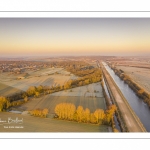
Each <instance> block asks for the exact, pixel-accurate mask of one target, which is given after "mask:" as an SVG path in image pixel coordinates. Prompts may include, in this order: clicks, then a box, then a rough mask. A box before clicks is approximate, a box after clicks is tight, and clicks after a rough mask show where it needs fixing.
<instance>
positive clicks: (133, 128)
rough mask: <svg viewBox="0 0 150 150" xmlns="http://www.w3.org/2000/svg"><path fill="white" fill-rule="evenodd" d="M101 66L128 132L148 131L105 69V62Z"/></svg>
mask: <svg viewBox="0 0 150 150" xmlns="http://www.w3.org/2000/svg"><path fill="white" fill-rule="evenodd" d="M98 66H99V67H100V64H99V62H98ZM101 67H102V71H103V77H104V80H105V82H106V85H107V88H108V91H109V93H110V96H111V98H112V99H113V101H114V103H115V104H116V106H117V107H118V108H119V111H120V112H121V116H122V117H123V120H124V123H125V125H126V128H127V130H128V132H147V131H146V129H145V127H144V125H143V124H142V122H141V121H140V119H139V118H138V116H137V115H136V114H135V112H134V111H133V109H132V108H131V106H130V105H129V103H128V101H127V100H126V98H125V97H124V95H123V94H122V92H121V91H120V89H119V87H118V86H117V85H116V83H115V82H114V80H113V79H112V77H111V76H110V74H109V73H108V71H107V70H106V69H105V66H104V64H103V63H101Z"/></svg>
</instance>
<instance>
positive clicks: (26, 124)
mask: <svg viewBox="0 0 150 150" xmlns="http://www.w3.org/2000/svg"><path fill="white" fill-rule="evenodd" d="M0 116H1V120H7V119H8V117H11V119H16V118H17V117H18V119H22V118H23V123H22V124H18V123H11V124H2V123H0V132H108V128H110V127H108V126H105V125H101V126H99V125H94V124H86V123H77V122H71V121H64V120H57V119H52V118H51V117H50V118H40V117H32V116H29V115H21V114H15V113H9V112H1V113H0ZM4 126H5V127H9V126H10V127H14V128H4ZM16 126H17V127H18V126H19V127H23V128H15V127H16Z"/></svg>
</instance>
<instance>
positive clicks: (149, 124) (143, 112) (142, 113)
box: [103, 63, 150, 132]
mask: <svg viewBox="0 0 150 150" xmlns="http://www.w3.org/2000/svg"><path fill="white" fill-rule="evenodd" d="M103 64H104V66H105V68H106V69H107V71H108V72H109V74H110V75H111V77H112V78H113V79H114V81H115V83H116V84H117V85H118V87H119V88H120V90H121V92H122V93H123V95H124V97H125V98H126V99H127V101H128V103H129V104H130V106H131V107H132V109H133V110H134V111H135V113H136V114H137V116H138V117H139V118H140V120H141V122H142V123H143V125H144V126H145V128H146V130H147V131H148V132H150V109H149V107H148V106H147V105H146V104H145V103H144V102H143V101H142V99H140V98H139V97H137V96H136V94H135V93H134V92H133V91H132V89H131V88H130V87H129V86H128V85H127V84H126V83H124V81H122V80H121V79H120V78H119V77H118V76H117V75H116V74H115V73H114V71H113V70H112V69H111V68H110V67H109V66H108V65H106V63H103Z"/></svg>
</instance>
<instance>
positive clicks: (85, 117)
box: [55, 103, 117, 125]
mask: <svg viewBox="0 0 150 150" xmlns="http://www.w3.org/2000/svg"><path fill="white" fill-rule="evenodd" d="M116 109H117V108H116V106H115V105H111V106H109V107H108V109H107V110H106V111H104V110H103V109H96V110H95V111H94V112H93V113H91V112H90V110H89V109H88V108H86V109H83V107H82V106H78V107H77V108H76V106H75V105H74V104H72V103H60V104H58V105H56V107H55V118H58V119H63V120H69V121H76V122H83V123H92V124H105V125H111V120H112V117H113V114H114V112H115V111H116Z"/></svg>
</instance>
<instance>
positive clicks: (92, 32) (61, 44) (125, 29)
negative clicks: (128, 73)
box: [0, 18, 150, 56]
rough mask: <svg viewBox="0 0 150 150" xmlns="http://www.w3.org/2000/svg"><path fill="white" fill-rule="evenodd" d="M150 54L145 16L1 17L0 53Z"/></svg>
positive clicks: (149, 31)
mask: <svg viewBox="0 0 150 150" xmlns="http://www.w3.org/2000/svg"><path fill="white" fill-rule="evenodd" d="M76 54H78V55H84V54H85V55H98V54H99V55H121V54H122V55H149V54H150V19H148V18H128V19H126V18H122V19H121V18H0V55H1V56H6V55H8V56H9V55H76Z"/></svg>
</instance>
